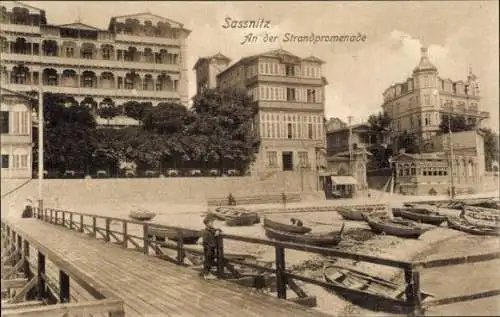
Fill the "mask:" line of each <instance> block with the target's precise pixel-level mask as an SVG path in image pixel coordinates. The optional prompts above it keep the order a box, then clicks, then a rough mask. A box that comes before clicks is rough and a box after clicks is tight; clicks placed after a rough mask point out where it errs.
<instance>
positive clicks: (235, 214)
mask: <svg viewBox="0 0 500 317" xmlns="http://www.w3.org/2000/svg"><path fill="white" fill-rule="evenodd" d="M210 213H211V214H212V215H214V216H215V217H217V218H218V219H220V220H223V221H225V222H226V225H228V226H251V225H253V224H255V223H259V222H260V218H259V215H258V214H257V213H256V212H253V211H250V210H248V209H244V208H241V207H237V208H235V207H217V208H215V210H212V211H210Z"/></svg>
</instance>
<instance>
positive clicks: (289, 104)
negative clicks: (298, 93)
mask: <svg viewBox="0 0 500 317" xmlns="http://www.w3.org/2000/svg"><path fill="white" fill-rule="evenodd" d="M258 104H259V108H260V109H273V110H293V111H324V109H325V106H324V105H323V103H305V102H296V101H267V100H259V101H258Z"/></svg>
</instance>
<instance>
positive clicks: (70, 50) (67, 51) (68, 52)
mask: <svg viewBox="0 0 500 317" xmlns="http://www.w3.org/2000/svg"><path fill="white" fill-rule="evenodd" d="M64 54H65V56H66V57H73V56H75V49H74V48H73V47H66V48H65V50H64Z"/></svg>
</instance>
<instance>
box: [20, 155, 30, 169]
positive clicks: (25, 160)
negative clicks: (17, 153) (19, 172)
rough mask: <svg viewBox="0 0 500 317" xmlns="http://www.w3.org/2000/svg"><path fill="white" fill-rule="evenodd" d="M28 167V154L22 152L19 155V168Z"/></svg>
mask: <svg viewBox="0 0 500 317" xmlns="http://www.w3.org/2000/svg"><path fill="white" fill-rule="evenodd" d="M27 167H28V155H27V154H24V155H21V168H27Z"/></svg>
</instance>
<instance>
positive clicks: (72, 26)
mask: <svg viewBox="0 0 500 317" xmlns="http://www.w3.org/2000/svg"><path fill="white" fill-rule="evenodd" d="M58 27H61V28H68V29H76V30H90V31H105V30H103V29H99V28H97V27H95V26H92V25H88V24H85V23H81V22H74V23H69V24H61V25H58Z"/></svg>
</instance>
